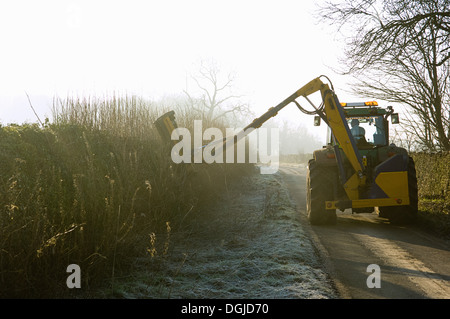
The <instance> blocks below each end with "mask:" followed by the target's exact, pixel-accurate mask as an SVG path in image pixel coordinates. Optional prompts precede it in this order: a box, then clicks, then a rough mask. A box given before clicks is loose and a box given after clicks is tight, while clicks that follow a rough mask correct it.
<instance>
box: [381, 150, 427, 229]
mask: <svg viewBox="0 0 450 319" xmlns="http://www.w3.org/2000/svg"><path fill="white" fill-rule="evenodd" d="M408 194H409V205H407V206H386V207H379V208H378V211H379V216H380V217H384V218H388V219H389V221H390V222H391V223H392V224H394V225H408V224H413V223H415V222H416V219H417V211H418V192H417V175H416V167H415V164H414V160H413V158H412V157H409V158H408Z"/></svg>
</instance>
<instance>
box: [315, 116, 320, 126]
mask: <svg viewBox="0 0 450 319" xmlns="http://www.w3.org/2000/svg"><path fill="white" fill-rule="evenodd" d="M314 126H320V116H318V115H316V116H314Z"/></svg>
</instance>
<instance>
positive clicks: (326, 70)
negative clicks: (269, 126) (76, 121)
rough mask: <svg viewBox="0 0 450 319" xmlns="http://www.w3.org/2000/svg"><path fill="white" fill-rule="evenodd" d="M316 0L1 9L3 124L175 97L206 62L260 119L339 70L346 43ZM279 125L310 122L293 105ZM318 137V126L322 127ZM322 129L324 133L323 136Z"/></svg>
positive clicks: (177, 0)
mask: <svg viewBox="0 0 450 319" xmlns="http://www.w3.org/2000/svg"><path fill="white" fill-rule="evenodd" d="M317 3H319V2H318V1H312V0H304V1H298V0H277V1H264V0H259V1H256V0H245V1H243V0H239V1H236V0H227V1H215V0H189V1H183V0H164V1H153V0H147V1H136V0H134V1H133V0H127V1H111V0H108V1H95V0H94V1H67V0H54V1H3V2H1V4H0V37H1V50H0V122H2V123H3V124H6V123H9V122H23V121H28V122H35V121H36V117H35V115H34V114H33V112H32V110H31V108H30V107H29V104H28V101H27V99H26V95H25V92H26V93H28V94H29V95H30V97H31V99H32V103H33V106H34V107H35V108H36V111H37V112H38V115H39V116H40V117H41V118H45V117H46V116H49V117H51V112H50V108H49V107H50V102H49V101H51V97H53V96H55V95H59V96H63V97H64V96H67V95H83V94H90V95H92V94H103V93H105V92H106V93H108V92H109V93H111V92H116V93H117V92H118V93H127V94H138V95H141V96H144V97H150V98H154V99H156V98H158V97H160V96H163V95H168V94H179V93H181V92H182V91H183V89H185V88H186V83H187V82H186V79H187V75H188V74H190V73H194V72H195V71H196V70H195V68H196V66H198V63H199V61H200V60H202V59H206V60H208V59H212V60H214V61H215V62H216V63H217V65H218V66H219V67H220V69H221V71H223V72H224V73H229V72H232V73H233V74H234V75H235V77H236V82H235V83H234V89H235V91H237V92H239V93H240V94H243V95H245V97H246V99H247V100H248V101H249V102H250V103H251V106H252V109H253V110H254V112H255V113H256V114H261V113H262V112H264V111H265V110H266V109H268V108H269V107H271V106H273V105H276V104H278V103H279V102H281V101H282V100H284V98H286V97H287V96H288V95H290V94H291V93H293V92H294V91H295V90H297V89H298V88H299V87H300V86H302V85H304V84H306V83H307V82H308V81H310V80H311V79H313V78H315V77H317V76H319V75H321V74H326V75H328V76H329V77H330V78H331V79H332V81H333V83H334V85H335V89H336V91H337V93H338V95H339V97H340V99H341V100H342V101H344V100H346V99H347V97H349V95H348V93H346V92H344V90H348V87H346V82H345V79H343V78H342V77H341V76H338V75H337V74H335V73H334V72H333V71H332V69H331V68H330V67H337V65H336V63H337V62H336V61H337V58H338V56H340V55H341V52H340V50H341V49H340V44H339V43H338V41H337V38H336V37H335V36H334V35H333V33H332V32H330V30H331V29H330V28H329V29H325V27H324V26H323V25H321V24H319V23H318V22H319V21H317V19H316V18H315V17H314V15H313V14H314V11H315V10H316V9H317V7H316V4H317ZM280 120H288V121H292V122H293V123H294V125H295V124H296V123H299V122H305V121H307V122H310V123H312V122H313V119H312V117H311V116H309V117H308V116H306V115H303V114H301V113H300V112H299V111H298V110H297V109H296V108H295V105H290V106H288V107H287V108H286V109H285V110H283V111H282V112H280ZM316 129H317V128H316ZM321 129H322V130H324V128H323V127H322V128H321Z"/></svg>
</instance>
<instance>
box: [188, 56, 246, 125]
mask: <svg viewBox="0 0 450 319" xmlns="http://www.w3.org/2000/svg"><path fill="white" fill-rule="evenodd" d="M191 79H192V80H193V81H194V83H195V86H196V89H197V90H198V91H199V92H200V95H194V94H195V93H194V94H193V93H192V92H189V91H188V89H187V88H186V90H184V93H185V94H186V96H187V99H188V103H189V107H190V108H191V109H192V110H194V111H196V112H198V113H199V114H201V116H202V118H203V119H205V120H207V121H209V122H210V121H216V120H218V119H224V118H225V117H230V116H231V117H234V118H235V119H236V117H237V116H240V115H248V114H249V113H250V108H249V105H248V104H247V103H245V102H243V101H242V97H243V96H242V95H236V94H234V93H233V82H234V76H232V75H231V73H229V74H228V75H227V76H225V77H224V76H222V74H221V72H220V70H219V68H218V67H217V64H216V63H214V62H205V61H202V62H201V64H200V69H199V71H198V74H196V75H193V76H191Z"/></svg>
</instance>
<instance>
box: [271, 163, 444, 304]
mask: <svg viewBox="0 0 450 319" xmlns="http://www.w3.org/2000/svg"><path fill="white" fill-rule="evenodd" d="M279 173H280V175H281V177H282V179H283V181H284V182H285V184H286V186H287V188H288V190H289V194H290V197H291V199H292V200H293V201H294V202H295V204H296V206H297V210H298V212H299V213H300V215H301V217H302V220H303V223H305V224H306V223H307V217H306V203H305V198H306V196H305V184H306V182H305V180H306V167H305V166H301V165H289V164H285V165H282V166H281V167H280V169H279ZM304 227H305V228H307V229H308V230H309V231H310V235H311V238H312V240H313V243H314V244H315V245H316V247H317V249H318V251H319V252H320V255H321V258H322V260H323V261H324V263H325V269H326V271H327V272H328V273H329V275H330V277H331V278H332V279H333V281H334V283H335V287H336V288H337V290H338V294H339V298H358V299H369V298H370V299H372V298H389V299H397V298H401V299H419V298H431V299H449V298H450V244H449V242H448V241H444V240H442V239H440V238H437V237H435V236H434V235H432V234H430V233H427V232H425V231H423V230H421V229H420V228H419V227H417V226H408V227H400V226H393V225H390V224H389V222H388V221H387V220H386V219H382V218H379V217H378V216H377V214H375V213H372V214H352V213H351V210H346V211H345V212H339V211H338V219H337V224H336V225H333V226H331V225H330V226H309V227H308V226H306V225H304ZM373 264H375V265H378V266H379V274H380V276H379V279H380V286H379V287H380V288H377V287H373V288H369V287H368V284H367V281H368V277H369V276H371V275H372V274H373V273H372V270H371V271H369V272H368V266H369V265H373ZM369 270H370V269H369Z"/></svg>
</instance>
